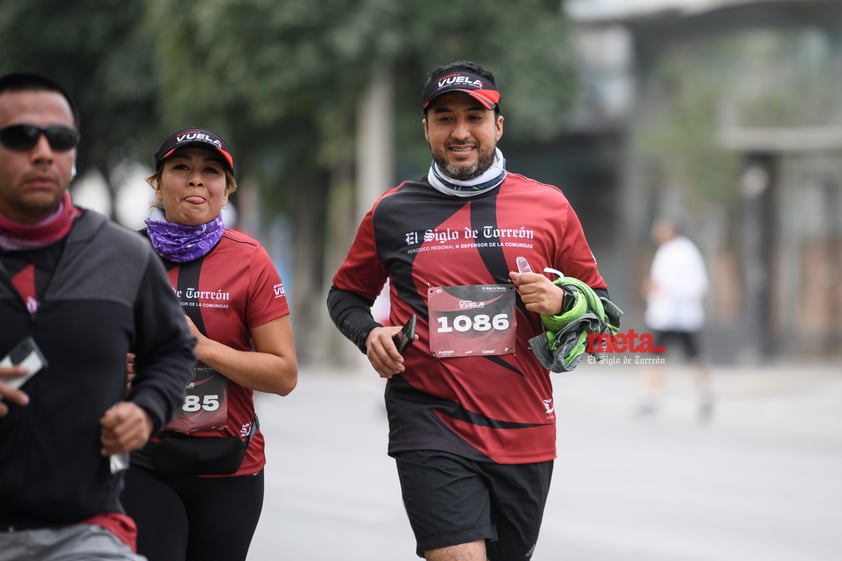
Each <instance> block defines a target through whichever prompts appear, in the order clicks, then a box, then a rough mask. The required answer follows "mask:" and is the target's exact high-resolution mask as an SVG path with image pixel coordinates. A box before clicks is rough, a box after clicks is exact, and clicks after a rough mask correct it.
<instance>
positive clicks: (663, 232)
mask: <svg viewBox="0 0 842 561" xmlns="http://www.w3.org/2000/svg"><path fill="white" fill-rule="evenodd" d="M651 235H652V240H653V241H654V242H655V243H656V244H657V246H658V248H657V250H656V251H655V255H654V257H653V259H652V265H651V267H650V271H649V276H648V278H647V279H646V280H645V281H644V285H643V295H644V297H645V298H646V312H645V317H644V319H645V322H646V326H647V328H648V330H649V331H650V332H651V333H652V335H653V338H654V346H655V347H656V348H658V347H663V348H664V349H665V350H666V351H667V352H669V351H670V350H671V348H672V347H671V346H670V344H671V343H680V344H681V346H682V347H683V350H684V355H685V357H686V358H687V360H688V361H690V362H691V363H692V364H693V365H694V367H695V377H696V380H695V381H696V387H697V389H698V395H699V416H700V419H701V420H703V421H706V420H708V419H709V418H710V416H711V414H712V410H713V397H712V392H711V376H710V370H709V368H708V366H707V361H706V360H705V358H704V357H703V355H702V350H701V342H700V333H701V330H702V327H703V326H704V322H705V309H704V298H705V295H706V294H707V290H708V276H707V271H706V269H705V263H704V259H703V258H702V254H701V252H700V251H699V249H698V247H696V245H695V244H694V243H693V242H692V241H690V239H688V238H687V237H685V236H683V235H681V234H680V233H679V231H678V229H677V227H676V225H675V224H674V223H673V222H672V221H670V220H668V219H666V218H660V219H658V220H656V221H655V222H654V224H653V225H652V230H651ZM665 362H666V359H664V361H663V362H662V363H660V364H656V365H653V368H648V369H647V370H646V371H645V372H644V385H645V396H644V399H643V402H642V403H641V404H640V408H639V413H641V414H643V415H649V414H652V413H654V412H655V411H657V409H658V403H659V401H660V399H661V397H662V394H663V390H664V383H665V376H666V371H665V368H664V364H665Z"/></svg>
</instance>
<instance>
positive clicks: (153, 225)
mask: <svg viewBox="0 0 842 561" xmlns="http://www.w3.org/2000/svg"><path fill="white" fill-rule="evenodd" d="M145 222H146V232H147V234H148V235H149V241H151V242H152V247H153V248H154V249H155V251H156V252H158V255H160V256H161V257H163V258H164V259H166V260H167V261H173V262H174V263H187V262H188V261H195V260H196V259H198V258H199V257H204V256H205V255H207V254H208V253H210V251H211V250H212V249H213V248H214V247H215V246H216V244H217V243H218V242H219V239H220V238H221V237H222V233H223V232H224V231H225V224H224V223H223V222H222V215H221V214H220V215H219V216H217V217H216V218H214V219H213V220H211V221H210V222H208V223H206V224H200V225H198V226H187V225H184V224H175V223H173V222H167V220H166V219H165V218H164V215H163V213H162V212H160V211H159V210H156V212H154V213H153V214H152V216H150V217H149V218H147V219H146V220H145Z"/></svg>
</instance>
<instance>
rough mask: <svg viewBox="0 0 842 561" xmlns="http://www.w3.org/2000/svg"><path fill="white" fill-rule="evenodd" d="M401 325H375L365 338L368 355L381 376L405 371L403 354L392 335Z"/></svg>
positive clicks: (389, 375) (388, 376) (390, 375)
mask: <svg viewBox="0 0 842 561" xmlns="http://www.w3.org/2000/svg"><path fill="white" fill-rule="evenodd" d="M400 330H401V326H399V325H398V326H381V327H375V328H374V329H372V330H371V331H369V332H368V336H367V337H366V338H365V348H366V355H367V356H368V361H369V362H370V363H371V366H372V367H373V368H374V369H375V370H377V373H378V374H380V377H381V378H387V379H388V378H391V377H392V376H394V375H395V374H400V373H401V372H403V371H404V365H403V355H402V354H400V353H399V352H398V348H397V347H396V346H395V342H394V341H393V340H392V337H393V336H394V335H395V334H396V333H398V332H399V331H400Z"/></svg>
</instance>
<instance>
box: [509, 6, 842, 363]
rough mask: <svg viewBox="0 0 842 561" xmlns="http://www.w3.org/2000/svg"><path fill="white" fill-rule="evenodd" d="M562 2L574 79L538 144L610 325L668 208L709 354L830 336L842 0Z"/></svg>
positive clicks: (838, 340) (837, 238)
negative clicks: (559, 117)
mask: <svg viewBox="0 0 842 561" xmlns="http://www.w3.org/2000/svg"><path fill="white" fill-rule="evenodd" d="M565 7H566V10H567V12H568V14H569V15H570V17H571V19H572V21H573V25H574V29H573V34H572V35H573V38H574V48H575V50H576V53H577V56H578V59H579V61H580V66H581V91H582V96H581V98H580V100H579V102H578V104H577V106H576V108H575V110H574V111H573V112H572V113H571V114H570V115H569V118H568V121H567V123H566V124H565V130H566V132H565V134H564V135H562V138H561V139H559V141H558V142H557V144H556V145H554V146H548V147H547V148H546V150H547V151H548V152H550V153H553V154H555V156H554V159H553V158H552V157H551V158H550V159H549V160H545V161H552V162H554V163H555V165H557V166H558V167H559V168H561V169H562V170H563V171H561V172H559V171H557V172H556V173H557V174H559V173H563V174H565V176H566V177H565V178H564V179H565V180H563V181H561V182H560V184H562V185H567V186H568V187H567V188H565V192H567V193H568V195H569V196H570V198H571V200H572V201H573V203H574V205H575V206H576V207H577V209H578V210H579V212H580V214H581V215H582V220H583V223H584V225H585V229H586V232H587V234H588V236H589V237H590V238H591V239H592V241H593V243H594V250H595V253H596V254H597V256H598V258H599V259H600V266H601V268H602V270H603V272H604V273H605V274H606V276H607V277H608V278H609V283H610V285H611V287H612V292H613V293H614V295H615V297H616V298H617V299H618V301H620V302H621V305H622V306H623V307H624V308H625V310H626V312H627V315H626V319H625V320H624V323H625V325H626V326H627V327H635V328H636V327H638V324H639V323H640V322H641V318H642V306H643V300H642V297H641V295H640V293H639V286H640V281H641V280H642V278H643V275H644V274H645V272H646V270H647V267H648V263H649V259H650V256H651V252H652V250H653V248H652V246H651V245H650V243H649V240H648V232H649V226H650V225H651V222H652V220H654V218H655V217H657V216H659V215H662V214H665V215H670V216H672V217H674V218H677V219H678V220H680V221H681V223H682V224H683V225H684V227H685V228H684V229H685V231H686V233H687V234H688V235H689V237H691V238H692V239H694V240H695V241H696V242H697V243H698V244H699V245H700V247H702V249H703V252H704V254H705V256H706V261H707V264H708V269H709V271H710V272H711V276H712V279H711V280H712V293H711V297H710V298H709V303H708V307H709V310H708V316H709V321H708V326H707V329H706V335H707V339H708V347H709V349H710V350H715V351H716V354H715V356H714V358H715V359H717V360H719V361H722V362H730V361H734V360H761V361H762V360H766V359H771V358H779V357H783V356H804V355H820V356H822V357H826V356H834V355H835V356H838V355H840V354H842V96H840V95H839V92H842V2H837V1H826V0H824V1H823V0H789V1H788V0H766V1H747V0H685V1H680V0H637V1H635V2H627V1H623V0H579V1H577V0H569V1H568V2H566V3H565ZM515 154H516V152H515ZM559 154H561V156H559ZM574 161H575V162H576V163H571V162H574ZM565 162H567V164H566V163H565ZM536 165H538V164H537V163H536ZM548 179H551V178H549V177H548Z"/></svg>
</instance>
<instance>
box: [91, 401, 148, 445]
mask: <svg viewBox="0 0 842 561" xmlns="http://www.w3.org/2000/svg"><path fill="white" fill-rule="evenodd" d="M99 424H100V425H101V426H102V433H101V435H100V440H101V441H102V455H103V456H110V455H112V454H120V453H123V452H131V451H132V450H137V449H139V448H142V447H143V446H144V445H145V444H146V442H147V441H148V440H149V437H150V435H151V434H152V427H153V426H154V425H153V423H152V419H150V418H149V414H148V413H147V412H146V411H145V410H144V409H143V408H141V407H139V406H138V405H135V404H134V403H131V402H129V401H120V402H118V403H115V404H114V406H113V407H111V409H109V410H108V411H106V412H105V415H103V416H102V418H101V419H100V420H99Z"/></svg>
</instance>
